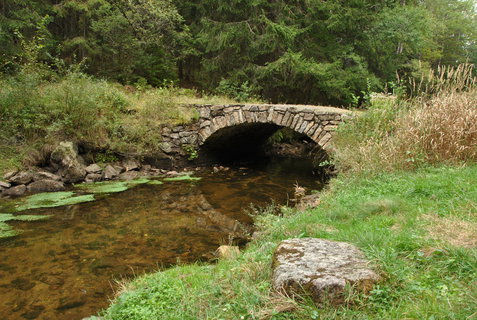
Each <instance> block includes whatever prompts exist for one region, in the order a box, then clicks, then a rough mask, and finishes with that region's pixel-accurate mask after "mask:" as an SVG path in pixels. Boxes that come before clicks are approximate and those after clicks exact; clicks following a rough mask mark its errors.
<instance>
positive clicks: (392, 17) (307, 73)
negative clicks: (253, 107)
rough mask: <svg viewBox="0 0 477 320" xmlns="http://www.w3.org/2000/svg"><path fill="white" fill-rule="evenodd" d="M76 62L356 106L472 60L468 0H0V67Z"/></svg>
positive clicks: (7, 70) (149, 80)
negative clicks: (440, 68) (400, 82)
mask: <svg viewBox="0 0 477 320" xmlns="http://www.w3.org/2000/svg"><path fill="white" fill-rule="evenodd" d="M33 61H34V62H36V63H38V62H40V63H42V64H45V65H48V66H49V67H50V68H52V69H57V70H60V69H62V68H64V67H65V66H70V65H78V64H80V65H81V68H82V70H83V71H84V72H86V73H88V74H90V75H93V76H95V77H99V78H102V79H107V80H111V81H114V82H119V83H121V84H131V85H136V86H143V87H144V86H147V85H150V86H154V87H161V86H168V85H171V84H174V85H177V86H180V87H185V88H194V89H198V90H199V91H204V92H208V93H218V94H225V95H228V96H231V97H232V98H235V99H238V100H247V99H249V98H250V97H252V96H253V97H259V98H260V99H263V100H264V101H270V102H274V103H277V102H279V103H303V104H320V105H323V104H332V105H343V106H359V105H361V104H363V103H366V102H367V100H369V97H368V95H369V93H370V92H371V91H375V92H379V91H386V90H387V91H388V92H392V91H393V90H395V88H396V87H397V83H396V82H397V80H396V79H397V78H396V75H398V76H399V77H400V78H401V79H408V78H409V77H415V78H419V77H420V76H421V74H422V72H423V70H425V71H427V70H428V69H429V67H431V68H435V67H437V66H438V65H458V64H460V63H464V62H469V63H475V62H477V21H476V4H475V1H473V0H407V1H406V0H351V1H349V0H346V1H345V0H330V1H318V0H298V1H283V0H277V1H269V0H231V1H221V0H206V1H185V0H41V1H29V0H2V1H0V73H1V74H3V75H4V76H5V75H14V74H15V73H17V72H18V71H19V70H20V69H21V68H22V67H23V66H25V65H26V64H28V63H32V62H33Z"/></svg>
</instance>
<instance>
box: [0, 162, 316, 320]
mask: <svg viewBox="0 0 477 320" xmlns="http://www.w3.org/2000/svg"><path fill="white" fill-rule="evenodd" d="M196 176H197V177H201V178H202V179H201V180H199V181H174V182H172V181H171V182H164V184H161V185H151V184H143V185H137V186H135V187H134V188H131V189H129V190H127V191H124V192H120V193H113V194H110V195H107V196H104V197H100V199H98V200H96V201H94V202H88V203H82V204H76V205H70V206H63V207H57V208H48V209H32V210H28V211H27V212H26V213H27V214H37V215H38V214H39V215H52V217H51V218H50V219H48V220H44V221H32V222H11V223H10V222H9V224H10V225H11V226H12V227H14V228H15V229H18V230H22V233H21V234H20V235H18V236H16V237H13V238H7V239H3V240H0V318H1V319H4V320H15V319H55V320H62V319H65V320H66V319H68V320H76V319H82V318H84V317H87V316H90V315H93V314H96V313H97V312H98V311H100V310H101V309H103V308H106V307H107V306H108V304H109V302H110V300H111V299H113V298H114V292H115V291H117V289H118V281H123V280H127V279H131V278H133V277H137V276H139V275H142V274H144V273H147V272H153V271H157V270H160V269H163V268H166V267H170V266H172V265H175V264H177V263H191V262H194V261H209V260H210V259H211V258H213V253H214V251H215V250H216V249H217V247H218V246H220V245H222V244H230V243H234V244H238V245H243V244H245V237H244V236H243V230H251V228H252V224H253V221H252V218H251V216H250V214H249V212H250V210H251V204H253V205H254V206H266V205H269V204H270V203H272V202H274V203H276V204H287V203H288V200H289V199H290V198H293V190H294V185H295V184H298V185H300V186H302V187H305V188H306V189H307V191H308V192H309V191H310V190H320V189H321V188H322V187H323V185H324V183H323V181H319V180H318V178H317V177H316V176H314V175H313V174H312V164H311V161H309V160H305V159H274V160H270V161H266V162H262V163H256V164H255V165H254V166H253V167H250V166H249V167H247V168H243V167H236V168H231V169H230V170H228V171H221V172H218V173H213V172H212V170H211V169H207V170H203V171H200V172H198V173H197V174H196ZM1 202H2V200H1V199H0V205H1Z"/></svg>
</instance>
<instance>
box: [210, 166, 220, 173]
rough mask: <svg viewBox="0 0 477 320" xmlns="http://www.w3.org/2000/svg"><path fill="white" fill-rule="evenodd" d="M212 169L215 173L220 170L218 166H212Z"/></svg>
mask: <svg viewBox="0 0 477 320" xmlns="http://www.w3.org/2000/svg"><path fill="white" fill-rule="evenodd" d="M212 170H214V173H217V172H219V171H220V169H219V168H218V167H213V168H212Z"/></svg>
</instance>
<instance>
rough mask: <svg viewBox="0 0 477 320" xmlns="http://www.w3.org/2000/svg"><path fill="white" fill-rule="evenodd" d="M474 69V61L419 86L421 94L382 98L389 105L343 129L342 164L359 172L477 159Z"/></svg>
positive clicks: (445, 70)
mask: <svg viewBox="0 0 477 320" xmlns="http://www.w3.org/2000/svg"><path fill="white" fill-rule="evenodd" d="M472 70H473V69H472V66H470V65H461V66H459V67H457V68H454V69H453V68H444V67H442V68H440V69H439V70H438V73H434V72H430V75H428V78H427V80H426V81H424V80H422V82H421V83H419V84H414V86H415V88H414V89H413V90H415V91H417V90H421V91H420V95H419V96H418V97H414V98H412V99H410V100H408V101H404V102H402V101H401V102H399V101H393V100H392V99H390V102H389V101H388V102H387V104H383V102H382V101H379V103H381V104H383V105H384V106H383V107H379V106H378V108H376V109H372V110H371V111H369V113H371V115H369V113H368V115H367V116H366V115H365V116H364V117H358V118H356V119H355V120H353V121H352V122H351V123H349V124H348V125H347V126H348V128H346V126H345V128H344V130H340V131H339V134H338V137H337V139H336V145H335V149H336V158H337V159H338V160H339V165H340V166H341V167H342V169H343V170H347V169H348V170H351V171H353V172H358V171H392V170H395V169H414V168H416V167H419V166H421V165H427V164H432V165H435V164H440V163H445V164H457V163H466V162H475V161H477V86H476V83H477V80H476V78H475V77H473V76H472ZM390 103H391V105H390ZM353 122H354V123H353ZM353 136H355V137H359V138H354V139H353Z"/></svg>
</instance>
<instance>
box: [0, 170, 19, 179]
mask: <svg viewBox="0 0 477 320" xmlns="http://www.w3.org/2000/svg"><path fill="white" fill-rule="evenodd" d="M17 173H18V170H13V171H9V172H7V173H5V175H4V176H3V179H4V180H10V178H12V177H13V176H14V175H16V174H17Z"/></svg>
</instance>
